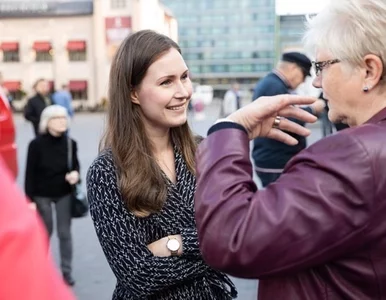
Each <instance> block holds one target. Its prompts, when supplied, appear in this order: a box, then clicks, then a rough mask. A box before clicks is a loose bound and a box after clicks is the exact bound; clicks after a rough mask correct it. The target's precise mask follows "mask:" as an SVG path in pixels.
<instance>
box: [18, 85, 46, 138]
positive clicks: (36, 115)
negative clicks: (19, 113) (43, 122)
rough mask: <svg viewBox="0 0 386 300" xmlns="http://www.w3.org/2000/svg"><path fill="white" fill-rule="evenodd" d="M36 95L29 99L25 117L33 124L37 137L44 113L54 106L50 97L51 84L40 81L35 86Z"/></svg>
mask: <svg viewBox="0 0 386 300" xmlns="http://www.w3.org/2000/svg"><path fill="white" fill-rule="evenodd" d="M34 90H35V91H36V95H35V96H33V97H31V98H30V99H28V102H27V105H26V107H25V108H24V117H25V118H26V119H27V120H28V121H30V122H31V123H32V126H33V129H34V132H35V136H37V135H38V134H39V130H38V129H39V122H40V115H41V114H42V111H43V110H44V109H45V108H46V107H47V106H49V105H51V104H52V100H51V98H50V97H49V92H50V88H49V84H48V81H47V80H45V79H39V80H38V81H36V83H35V85H34Z"/></svg>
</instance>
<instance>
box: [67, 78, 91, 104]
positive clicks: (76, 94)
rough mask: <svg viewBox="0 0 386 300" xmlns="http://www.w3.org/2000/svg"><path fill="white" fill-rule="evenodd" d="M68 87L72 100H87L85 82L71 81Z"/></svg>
mask: <svg viewBox="0 0 386 300" xmlns="http://www.w3.org/2000/svg"><path fill="white" fill-rule="evenodd" d="M68 86H69V89H70V93H71V96H72V99H73V100H87V99H88V93H87V81H86V80H71V81H70V83H69V85H68Z"/></svg>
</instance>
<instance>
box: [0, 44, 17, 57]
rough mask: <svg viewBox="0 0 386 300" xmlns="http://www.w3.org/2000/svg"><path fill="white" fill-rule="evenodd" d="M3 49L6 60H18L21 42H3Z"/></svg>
mask: <svg viewBox="0 0 386 300" xmlns="http://www.w3.org/2000/svg"><path fill="white" fill-rule="evenodd" d="M1 50H3V61H4V62H18V61H20V57H19V43H17V42H4V43H1Z"/></svg>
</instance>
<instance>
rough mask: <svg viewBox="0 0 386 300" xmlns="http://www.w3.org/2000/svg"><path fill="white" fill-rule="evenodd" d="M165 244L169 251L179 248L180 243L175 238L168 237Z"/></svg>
mask: <svg viewBox="0 0 386 300" xmlns="http://www.w3.org/2000/svg"><path fill="white" fill-rule="evenodd" d="M167 246H168V249H169V250H170V251H177V250H178V249H179V248H180V243H179V242H178V241H177V240H176V239H170V240H169V241H168V243H167Z"/></svg>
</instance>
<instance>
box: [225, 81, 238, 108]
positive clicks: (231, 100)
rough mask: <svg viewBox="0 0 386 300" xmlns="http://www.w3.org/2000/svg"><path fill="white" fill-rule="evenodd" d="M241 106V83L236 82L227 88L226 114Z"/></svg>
mask: <svg viewBox="0 0 386 300" xmlns="http://www.w3.org/2000/svg"><path fill="white" fill-rule="evenodd" d="M240 107H241V97H240V85H239V84H238V83H237V82H235V83H233V84H232V87H231V88H230V89H229V90H227V92H226V93H225V95H224V100H223V112H224V115H225V116H228V115H230V114H231V113H233V112H235V111H236V110H238V109H239V108H240Z"/></svg>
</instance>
